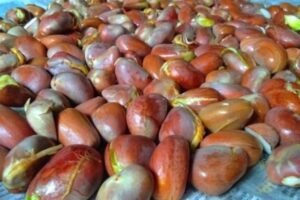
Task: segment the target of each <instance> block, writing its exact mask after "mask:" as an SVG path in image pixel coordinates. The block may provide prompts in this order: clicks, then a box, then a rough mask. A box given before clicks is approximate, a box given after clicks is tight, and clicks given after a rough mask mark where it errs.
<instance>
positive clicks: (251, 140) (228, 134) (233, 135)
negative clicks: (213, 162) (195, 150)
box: [201, 130, 263, 166]
mask: <svg viewBox="0 0 300 200" xmlns="http://www.w3.org/2000/svg"><path fill="white" fill-rule="evenodd" d="M213 145H224V146H229V147H241V148H242V149H243V150H245V152H247V154H248V157H249V162H248V166H253V165H255V164H256V163H257V162H258V161H259V160H260V159H261V156H262V151H263V149H262V146H261V144H260V143H259V142H258V140H257V139H256V138H255V137H254V136H252V135H250V134H248V133H246V132H245V131H241V130H230V131H219V132H215V133H213V134H210V135H208V136H207V137H205V138H204V140H202V142H201V147H208V146H213Z"/></svg>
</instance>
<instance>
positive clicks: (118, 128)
mask: <svg viewBox="0 0 300 200" xmlns="http://www.w3.org/2000/svg"><path fill="white" fill-rule="evenodd" d="M91 118H92V121H93V123H94V125H95V127H96V128H97V130H98V131H99V133H100V135H101V136H102V137H103V138H104V139H105V140H106V141H107V142H111V141H112V140H113V139H115V138H116V137H118V136H119V135H122V134H125V133H126V131H127V124H126V109H125V108H124V107H123V106H121V105H120V104H118V103H106V104H103V105H101V106H100V107H98V108H97V109H96V110H94V112H93V113H92V115H91Z"/></svg>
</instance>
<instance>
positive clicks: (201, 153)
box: [191, 146, 248, 196]
mask: <svg viewBox="0 0 300 200" xmlns="http://www.w3.org/2000/svg"><path fill="white" fill-rule="evenodd" d="M247 163H248V155H247V153H246V152H245V151H244V150H243V149H242V148H240V147H227V146H208V147H203V148H200V149H198V150H197V151H196V153H195V155H194V159H193V162H192V171H191V174H192V175H191V177H192V178H191V179H192V180H191V181H192V184H193V186H194V187H196V188H197V189H198V190H199V191H201V192H204V193H205V194H208V195H214V196H216V195H221V194H223V193H225V192H226V191H228V190H229V189H230V188H231V187H232V186H233V185H234V184H235V183H236V182H237V181H238V180H239V179H240V178H241V177H242V176H243V175H244V174H245V172H246V170H247V167H248V165H247ZM220 166H222V167H220Z"/></svg>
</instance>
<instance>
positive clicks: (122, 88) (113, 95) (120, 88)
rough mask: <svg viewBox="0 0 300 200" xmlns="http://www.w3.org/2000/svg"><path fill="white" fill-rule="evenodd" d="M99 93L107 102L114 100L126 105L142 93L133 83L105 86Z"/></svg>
mask: <svg viewBox="0 0 300 200" xmlns="http://www.w3.org/2000/svg"><path fill="white" fill-rule="evenodd" d="M101 94H102V96H103V97H104V98H105V99H106V101H108V102H115V103H119V104H121V105H122V106H124V107H128V105H129V103H130V102H131V101H133V100H134V99H135V98H137V97H138V96H140V95H141V94H142V93H141V91H140V90H138V89H137V88H136V87H134V86H133V85H124V84H117V85H112V86H109V87H107V88H105V89H104V90H103V91H102V92H101Z"/></svg>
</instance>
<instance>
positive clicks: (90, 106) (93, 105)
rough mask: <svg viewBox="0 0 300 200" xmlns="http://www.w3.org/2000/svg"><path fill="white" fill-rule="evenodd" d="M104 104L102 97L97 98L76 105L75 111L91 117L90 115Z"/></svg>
mask: <svg viewBox="0 0 300 200" xmlns="http://www.w3.org/2000/svg"><path fill="white" fill-rule="evenodd" d="M105 103H106V100H105V99H104V98H103V97H100V96H97V97H94V98H92V99H89V100H87V101H85V102H83V103H81V104H79V105H77V106H76V107H75V109H77V110H78V111H80V112H81V113H83V114H85V115H87V116H92V113H93V112H94V111H95V110H96V109H97V108H99V107H100V106H102V105H103V104H105Z"/></svg>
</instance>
